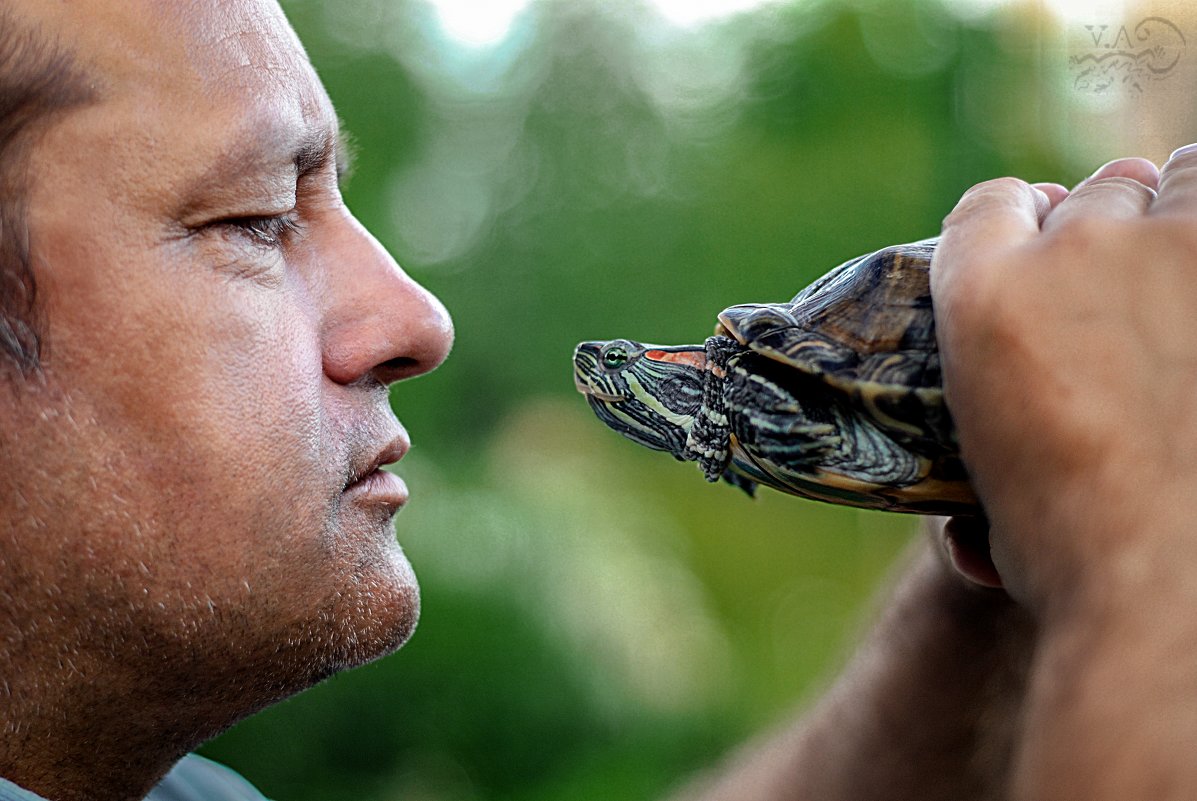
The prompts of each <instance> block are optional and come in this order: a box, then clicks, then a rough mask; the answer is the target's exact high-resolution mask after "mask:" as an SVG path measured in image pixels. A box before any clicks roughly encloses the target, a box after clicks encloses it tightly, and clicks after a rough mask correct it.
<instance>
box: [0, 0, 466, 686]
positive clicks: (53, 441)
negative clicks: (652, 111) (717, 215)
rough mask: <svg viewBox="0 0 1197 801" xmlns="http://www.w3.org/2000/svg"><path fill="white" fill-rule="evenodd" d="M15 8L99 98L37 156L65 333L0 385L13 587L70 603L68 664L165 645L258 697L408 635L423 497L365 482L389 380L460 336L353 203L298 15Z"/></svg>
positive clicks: (54, 316) (392, 425) (129, 7)
mask: <svg viewBox="0 0 1197 801" xmlns="http://www.w3.org/2000/svg"><path fill="white" fill-rule="evenodd" d="M16 11H17V16H18V19H20V20H22V21H24V22H28V23H29V24H30V25H31V26H36V25H40V26H41V30H42V33H43V35H45V34H49V35H50V36H51V37H56V38H57V39H58V40H59V42H60V43H61V44H62V46H63V47H64V48H65V49H67V50H70V51H73V52H74V54H75V57H76V59H77V62H78V66H79V67H80V68H81V70H82V71H83V72H84V73H85V74H86V75H87V76H88V77H89V78H90V79H92V81H91V82H92V83H93V85H94V88H95V92H96V96H97V100H96V102H94V103H92V104H90V105H88V106H86V107H84V108H82V109H78V110H73V111H71V112H69V113H67V114H65V115H63V116H62V117H61V118H59V119H56V120H55V121H54V122H52V123H51V125H50V127H49V128H48V129H47V133H46V134H45V135H44V136H42V137H41V138H39V139H38V141H37V144H36V145H35V146H34V148H33V151H32V160H31V163H30V173H29V176H30V177H29V183H30V195H29V227H30V237H31V249H32V254H33V259H34V269H35V274H36V276H37V279H38V282H39V284H38V287H39V298H40V302H41V304H42V308H43V309H44V311H45V319H46V321H47V333H48V336H47V339H46V348H45V351H44V367H45V373H44V381H41V380H38V379H36V378H34V379H32V380H30V381H28V382H26V383H25V384H23V385H19V386H18V387H17V389H15V390H14V391H13V392H11V393H9V392H7V391H5V392H4V393H3V397H2V398H0V401H2V403H0V424H2V426H3V433H2V434H0V437H2V439H0V442H2V444H3V447H4V449H5V450H7V451H9V452H8V453H6V454H5V456H4V459H5V462H6V464H5V466H4V469H3V475H0V493H2V497H3V498H4V499H5V501H4V503H5V504H10V503H13V504H15V507H14V508H11V510H10V512H9V511H6V518H7V519H4V520H0V524H2V525H4V526H6V527H7V530H0V548H2V549H3V550H0V557H3V556H4V555H9V556H10V557H11V558H10V559H9V568H7V569H9V570H11V578H12V580H13V581H14V582H16V583H15V584H14V585H10V586H21V582H23V581H25V582H30V583H32V585H33V586H38V587H44V588H46V589H45V590H44V592H46V593H50V594H53V595H55V601H54V604H53V608H54V610H55V612H54V615H53V617H54V621H53V625H56V626H59V627H64V626H65V627H68V628H71V629H72V630H73V632H74V633H73V635H72V636H74V637H76V638H77V642H76V643H75V645H74V648H75V651H76V653H77V657H76V658H79V659H82V660H85V661H86V660H88V659H89V658H91V657H96V655H97V654H98V653H100V652H101V651H104V650H105V649H107V650H110V651H111V653H112V654H113V655H115V656H116V657H117V658H118V660H127V661H128V662H129V664H130V668H129V670H130V671H138V670H142V671H144V668H145V664H142V663H141V662H139V658H140V657H139V655H138V654H141V653H145V652H149V653H150V654H152V656H147V657H146V658H147V659H151V660H153V661H154V662H155V663H157V664H159V665H161V664H164V663H169V664H171V665H172V670H176V671H187V672H191V671H192V670H201V671H210V672H211V673H213V674H214V675H216V676H217V677H218V678H219V679H220V680H223V681H224V682H225V686H232V684H230V682H245V683H247V684H250V685H252V684H254V683H256V684H257V686H256V687H254V688H251V689H247V690H246V692H247V693H250V694H252V693H257V695H258V696H259V697H260V701H261V702H263V703H264V702H266V701H268V700H271V699H270V698H269V697H265V696H268V695H274V696H276V697H277V696H279V695H283V694H285V693H287V692H290V691H292V690H294V689H297V688H298V687H300V686H303V685H304V684H306V683H308V682H310V681H312V680H315V679H318V678H320V677H322V676H324V675H327V674H328V673H329V672H331V671H333V670H335V669H339V668H341V667H344V666H347V665H350V664H355V663H358V662H361V661H364V660H366V659H369V658H373V657H375V656H378V655H380V654H382V653H385V652H387V651H389V650H391V649H392V648H394V647H397V646H398V645H399V644H401V643H402V642H403V640H404V639H406V637H407V636H408V634H410V632H411V629H412V627H413V625H414V623H415V620H416V617H417V613H418V592H417V588H416V584H415V580H414V578H413V576H412V574H411V571H410V568H409V565H408V563H407V561H406V559H405V558H404V556H403V553H402V550H401V549H400V547H399V546H398V545H397V543H396V542H395V537H394V534H393V531H392V527H391V522H392V515H393V514H394V512H395V511H396V510H397V509H398V508H399V507H400V506H401V505H402V504H403V502H404V500H405V497H406V491H405V490H404V489H403V487H402V483H401V482H399V481H398V479H393V477H390V476H388V475H387V474H383V473H377V472H372V471H374V469H375V468H376V467H377V466H378V464H379V463H380V462H391V461H394V460H396V459H397V458H398V457H399V456H401V455H402V453H403V452H404V450H405V449H406V447H407V440H406V435H405V433H404V431H403V428H402V427H401V426H400V425H399V423H398V422H397V421H396V420H395V419H394V417H393V416H392V414H391V412H390V409H389V406H388V402H387V391H386V384H388V383H389V382H391V381H395V380H398V379H401V378H404V377H408V376H412V375H416V374H418V373H421V372H424V371H427V370H429V369H431V368H433V367H435V366H436V365H437V364H438V363H440V361H441V360H442V359H443V358H444V357H445V355H446V353H447V351H448V348H449V345H450V342H451V339H452V329H451V326H450V323H449V319H448V316H447V315H446V313H445V311H444V309H443V307H441V306H440V304H439V303H438V302H437V301H436V300H435V299H434V298H433V297H432V296H431V295H429V294H428V293H426V292H425V291H424V290H423V289H421V288H420V287H419V286H417V285H416V284H415V283H414V282H413V281H411V279H409V278H408V277H407V276H406V275H405V274H404V273H403V272H402V271H401V270H400V269H399V268H398V266H397V265H396V264H395V263H394V262H393V261H392V260H391V259H390V257H389V256H388V255H387V254H386V253H385V252H384V251H383V250H382V249H381V248H380V247H379V245H378V243H377V242H376V241H375V240H374V239H373V238H372V237H371V236H370V235H369V234H368V233H367V232H366V231H364V230H363V229H362V228H361V227H360V225H359V224H358V223H357V221H356V220H355V219H354V217H353V216H352V215H351V214H350V212H349V211H348V210H347V209H346V208H345V206H344V205H343V203H342V201H341V197H340V194H339V192H338V188H337V158H338V155H337V151H336V147H335V145H336V142H337V118H336V116H335V114H334V112H333V109H332V107H331V105H330V103H329V100H328V98H327V96H326V95H325V93H324V90H323V89H322V87H321V85H320V83H319V81H318V79H317V78H316V76H315V74H314V72H313V71H312V68H311V66H310V65H309V64H308V61H307V58H306V56H305V55H304V53H303V51H302V49H301V47H300V45H299V43H298V41H297V40H296V39H295V37H294V35H293V33H292V32H291V30H290V27H289V26H288V24H287V22H286V20H285V19H284V18H283V16H282V13H281V11H280V10H279V9H278V7H277V6H276V5H275V4H274V2H272V0H261V1H260V2H247V1H246V0H239V2H220V0H197V2H185V3H162V2H157V1H156V0H141V1H140V2H129V3H106V2H103V1H102V0H79V2H73V3H42V2H28V3H17V4H16ZM363 475H365V478H364V479H361V477H362V476H363ZM358 479H361V480H358ZM2 508H3V507H0V509H2ZM0 561H3V560H2V559H0ZM34 606H36V604H34ZM30 614H32V615H36V614H40V612H39V611H38V610H37V609H31V610H30ZM43 624H44V625H50V623H49V622H47V621H43ZM123 651H130V652H132V653H133V655H132V656H130V655H127V654H123ZM97 658H98V657H97ZM180 660H181V661H182V663H181V662H180ZM188 662H190V663H192V664H185V663H188ZM224 674H229V675H224ZM143 680H144V678H143ZM210 700H211V699H208V701H210ZM230 700H231V699H230Z"/></svg>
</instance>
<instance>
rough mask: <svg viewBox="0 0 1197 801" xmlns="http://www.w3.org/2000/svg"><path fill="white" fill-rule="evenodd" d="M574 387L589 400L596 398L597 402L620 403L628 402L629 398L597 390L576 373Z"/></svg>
mask: <svg viewBox="0 0 1197 801" xmlns="http://www.w3.org/2000/svg"><path fill="white" fill-rule="evenodd" d="M574 386H575V387H577V389H578V392H581V393H582V394H583V395H585V396H586V397H588V398H594V399H595V400H600V401H605V402H607V403H619V402H620V401H625V400H627V398H625V397H623V396H622V395H612V394H611V393H609V392H603V391H602V390H599V389H595V388H594V387H593V386H591V385H590V384H589V383H587V382H586V380H585V379H583V378H582V376H580V375H578V374H577V373H574Z"/></svg>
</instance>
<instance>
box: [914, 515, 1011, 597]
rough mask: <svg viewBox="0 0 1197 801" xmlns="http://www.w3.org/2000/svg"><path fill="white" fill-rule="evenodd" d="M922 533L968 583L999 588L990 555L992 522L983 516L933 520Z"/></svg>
mask: <svg viewBox="0 0 1197 801" xmlns="http://www.w3.org/2000/svg"><path fill="white" fill-rule="evenodd" d="M923 531H924V532H925V535H926V536H927V537H928V538H929V539H930V541H931V542H932V543H933V544H934V546H935V548H936V549H937V550H938V551H939V553H940V555H941V558H942V559H943V561H944V562H945V563H946V564H948V565H949V566H951V568H952V569H953V570H954V571H955V572H956V573H957V574H958V575H959V576H960V577H961V578H963V579H964V580H965V581H967V582H969V583H970V584H976V585H977V586H980V587H988V588H990V589H1000V588H1001V587H1002V577H1001V576H1000V575H998V571H997V568H996V567H994V564H993V557H992V556H990V553H989V523H988V521H986V520H985V518H983V517H959V516H958V517H952V518H946V517H930V518H926V519H924V521H923Z"/></svg>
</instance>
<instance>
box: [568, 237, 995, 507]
mask: <svg viewBox="0 0 1197 801" xmlns="http://www.w3.org/2000/svg"><path fill="white" fill-rule="evenodd" d="M934 247H935V240H934V239H929V240H924V241H922V242H915V243H912V244H908V245H897V246H894V247H889V248H885V249H884V250H880V251H877V252H876V253H870V254H867V255H864V256H861V257H859V258H856V259H852V260H851V261H848V262H846V263H844V264H842V265H840V266H839V267H837V268H836V269H834V270H832V271H831V272H829V273H827V274H826V275H824V276H823V277H822V278H820V279H818V280H817V281H815V282H814V283H813V284H811V285H810V286H808V287H807V288H806V289H804V290H802V291H801V292H799V293H798V295H797V296H795V297H794V299H793V300H791V301H789V302H788V303H748V304H743V305H738V306H731V307H729V308H727V309H725V310H724V311H723V312H722V313H721V314H720V315H719V323H718V325H717V326H716V328H715V335H714V336H712V337H710V338H708V339H707V340H706V341H705V342H704V343H702V344H695V345H682V346H659V345H645V344H641V343H639V342H635V341H633V340H628V339H616V340H607V341H594V342H583V343H581V344H580V345H578V347H577V349H576V350H575V351H574V383H575V385H576V386H577V388H578V390H579V391H580V392H581V393H582V394H583V395H585V396H586V399H587V401H588V402H589V403H590V406H591V408H592V409H593V410H594V412H595V414H596V415H597V416H598V418H599V419H600V420H602V421H603V422H604V423H606V424H607V425H608V426H609V427H611V428H613V429H614V430H616V431H618V432H619V433H620V434H623V435H624V436H625V437H627V438H628V439H631V440H632V441H634V442H638V443H639V444H641V445H644V446H646V447H649V448H653V449H655V450H661V451H666V452H668V453H671V454H672V455H673V456H674V457H675V458H677V459H679V460H683V461H695V462H698V464H699V466H700V467H701V468H702V471H703V473H704V474H705V475H706V477H707V479H708V480H709V481H718V480H719V479H720V478H722V479H723V480H725V481H727V482H729V483H731V484H733V485H735V486H738V487H740V488H742V489H744V490H745V491H747V492H748V493H749V494H751V493H752V492H753V491H754V489H755V487H756V485H757V484H763V485H765V486H768V487H772V488H774V489H778V490H781V491H782V492H787V493H790V494H793V495H799V496H802V497H805V498H812V499H815V500H820V501H828V502H830V503H839V504H846V505H848V506H857V507H862V508H868V509H885V510H889V511H895V512H913V513H920V514H979V513H980V508H979V506H978V503H977V499H976V496H975V495H974V493H973V490H972V487H971V485H970V484H969V481H968V475H967V474H966V472H965V470H964V466H963V465H962V463H961V461H960V455H959V447H958V445H957V442H956V436H955V431H954V429H953V427H952V421H951V417H950V415H949V414H948V410H947V408H946V407H945V406H944V401H943V387H942V380H941V374H940V368H939V352H938V350H937V349H936V344H935V320H934V316H933V314H932V310H931V292H930V284H929V277H928V268H929V266H930V263H931V255H932V253H933V252H934Z"/></svg>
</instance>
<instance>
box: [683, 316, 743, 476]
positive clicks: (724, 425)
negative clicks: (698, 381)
mask: <svg viewBox="0 0 1197 801" xmlns="http://www.w3.org/2000/svg"><path fill="white" fill-rule="evenodd" d="M740 350H741V346H740V344H739V343H738V342H736V341H735V340H734V339H731V338H730V337H723V336H713V337H709V338H708V339H707V341H706V351H707V367H706V370H707V375H706V380H705V381H704V382H703V387H702V408H701V409H699V410H698V414H697V415H695V417H694V423H693V425H691V426H690V435H689V437H687V439H686V458H688V459H695V460H697V462H698V465H699V467H701V468H702V472H703V475H705V476H706V479H707V481H718V480H719V479H720V477H722V476H723V473H724V471H725V470H726V469H727V463H728V460H729V459H730V458H731V453H730V451H729V450H728V434H729V432H730V428H729V426H728V419H727V406H726V404H725V403H724V399H723V394H724V389H725V387H726V385H727V362H728V359H730V358H731V357H732V356H734V355H735V354H737V353H739V352H740Z"/></svg>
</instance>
